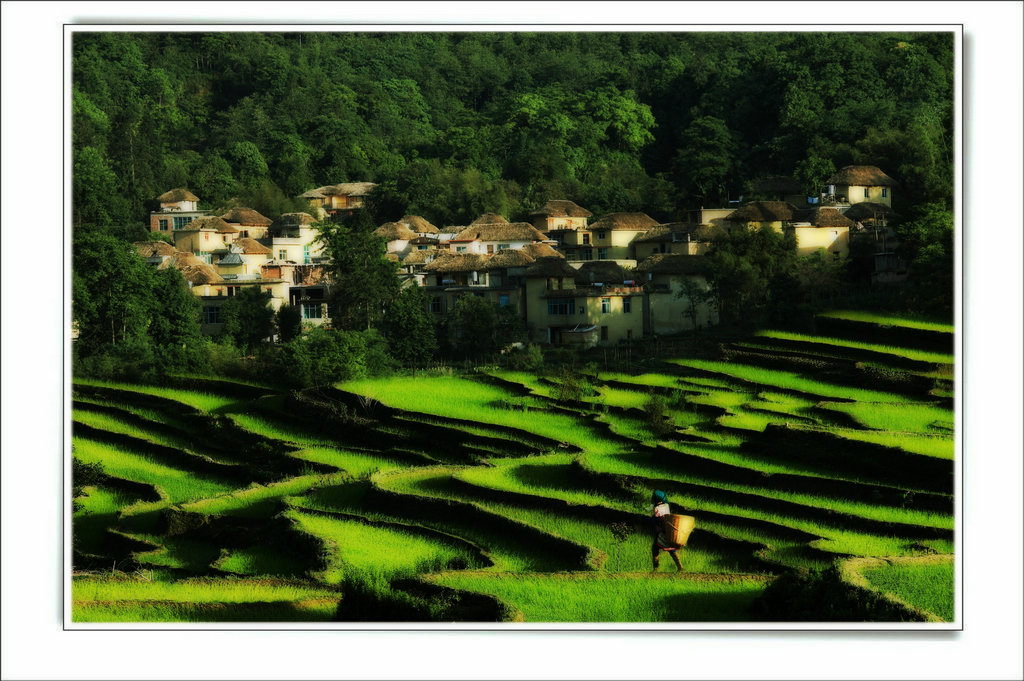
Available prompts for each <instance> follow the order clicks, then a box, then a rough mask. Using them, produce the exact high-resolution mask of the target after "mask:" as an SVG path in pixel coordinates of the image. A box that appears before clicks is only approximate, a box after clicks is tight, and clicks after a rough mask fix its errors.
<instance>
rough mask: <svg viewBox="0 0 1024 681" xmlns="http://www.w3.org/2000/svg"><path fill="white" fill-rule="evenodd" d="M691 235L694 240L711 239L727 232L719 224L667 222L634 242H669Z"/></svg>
mask: <svg viewBox="0 0 1024 681" xmlns="http://www.w3.org/2000/svg"><path fill="white" fill-rule="evenodd" d="M687 234H689V235H690V239H691V240H692V241H711V240H712V239H714V238H715V237H716V236H719V235H721V234H725V230H724V229H722V228H721V227H719V226H718V225H701V224H698V223H696V222H667V223H665V224H663V225H658V226H657V227H652V228H651V229H650V231H647V232H645V233H644V234H643V235H641V236H638V237H637V238H635V239H633V243H636V244H638V243H662V242H664V243H669V242H672V241H686V235H687Z"/></svg>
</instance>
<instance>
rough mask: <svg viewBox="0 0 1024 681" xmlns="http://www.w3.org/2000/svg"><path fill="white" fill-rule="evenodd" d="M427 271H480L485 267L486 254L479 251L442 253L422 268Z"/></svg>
mask: <svg viewBox="0 0 1024 681" xmlns="http://www.w3.org/2000/svg"><path fill="white" fill-rule="evenodd" d="M423 269H424V270H425V271H427V272H442V273H444V272H482V271H483V270H485V269H487V256H486V255H482V254H480V253H444V252H442V253H441V254H439V255H438V256H437V257H436V258H434V260H433V261H431V262H430V263H428V264H427V265H426V266H424V268H423Z"/></svg>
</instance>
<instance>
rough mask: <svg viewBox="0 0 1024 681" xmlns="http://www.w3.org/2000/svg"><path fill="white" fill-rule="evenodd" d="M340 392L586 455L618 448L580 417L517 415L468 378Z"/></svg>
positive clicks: (424, 378) (357, 385) (395, 382)
mask: <svg viewBox="0 0 1024 681" xmlns="http://www.w3.org/2000/svg"><path fill="white" fill-rule="evenodd" d="M338 387H339V388H340V389H341V390H346V391H349V392H353V393H358V394H360V395H366V396H368V397H372V398H374V399H376V400H379V401H381V402H383V403H384V404H386V405H388V406H391V407H398V408H400V409H407V410H410V411H418V412H422V413H425V414H433V415H435V416H450V417H454V418H460V419H469V420H474V421H479V422H481V423H490V424H495V425H500V426H509V427H512V428H521V429H524V430H528V431H530V432H532V433H535V434H537V435H542V436H544V437H548V438H552V439H554V440H558V441H561V442H567V443H570V444H574V445H576V446H578V447H581V448H582V449H585V450H588V451H614V450H615V449H617V448H618V447H619V445H618V443H616V442H614V441H612V440H607V439H605V438H603V437H600V436H599V435H598V434H597V433H596V432H595V431H594V429H593V428H592V427H591V426H590V425H589V424H587V423H586V421H585V420H584V419H582V418H581V417H576V416H569V415H567V414H556V413H546V412H537V411H531V412H528V413H527V414H525V415H524V414H523V412H522V411H519V410H515V409H506V408H502V407H499V406H494V405H495V404H500V403H501V402H502V401H503V400H507V399H509V398H510V397H512V395H511V394H510V393H509V392H507V391H505V390H502V389H501V388H499V387H496V386H492V385H486V384H483V383H479V382H477V381H472V380H469V379H466V378H459V377H456V376H448V375H434V376H431V375H428V374H421V375H419V376H416V377H410V376H394V377H389V378H377V379H365V380H362V381H349V382H347V383H342V384H340V385H339V386H338Z"/></svg>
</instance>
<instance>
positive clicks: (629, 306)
mask: <svg viewBox="0 0 1024 681" xmlns="http://www.w3.org/2000/svg"><path fill="white" fill-rule="evenodd" d="M632 311H633V299H632V298H623V299H622V312H623V313H624V314H630V313H631V312H632Z"/></svg>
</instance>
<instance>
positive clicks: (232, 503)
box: [182, 473, 348, 516]
mask: <svg viewBox="0 0 1024 681" xmlns="http://www.w3.org/2000/svg"><path fill="white" fill-rule="evenodd" d="M347 479H348V476H346V475H345V474H344V473H338V474H332V475H301V476H298V477H295V478H290V479H288V480H282V481H280V482H275V483H271V484H269V485H261V484H259V483H253V484H252V486H251V487H247V488H245V489H240V490H235V491H233V492H231V493H230V494H222V495H219V496H216V497H212V498H208V499H202V500H201V501H196V502H193V503H191V504H185V505H183V506H182V509H183V510H186V511H191V512H193V513H202V514H204V515H225V514H230V515H242V516H245V515H252V514H256V515H263V512H262V510H261V509H259V506H258V505H259V504H260V502H266V501H270V500H274V499H280V498H282V497H286V496H293V495H298V494H302V493H304V492H308V491H309V490H310V489H312V488H314V487H317V486H320V485H331V484H336V483H338V482H343V481H344V480H347Z"/></svg>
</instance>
